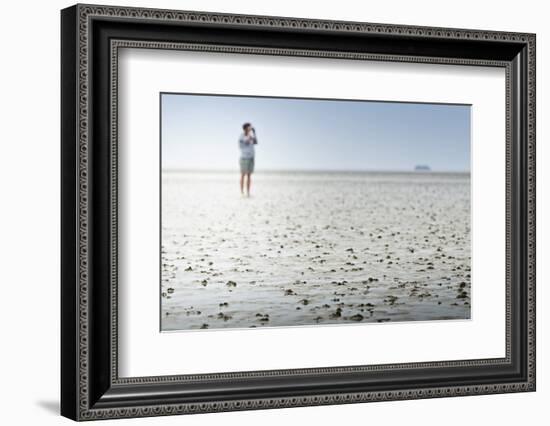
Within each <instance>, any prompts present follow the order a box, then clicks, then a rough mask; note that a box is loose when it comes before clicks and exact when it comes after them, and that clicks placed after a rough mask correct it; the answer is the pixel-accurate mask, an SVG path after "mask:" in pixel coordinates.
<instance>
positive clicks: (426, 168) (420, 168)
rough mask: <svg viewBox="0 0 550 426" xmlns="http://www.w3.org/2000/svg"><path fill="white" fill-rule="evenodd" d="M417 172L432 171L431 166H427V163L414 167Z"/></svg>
mask: <svg viewBox="0 0 550 426" xmlns="http://www.w3.org/2000/svg"><path fill="white" fill-rule="evenodd" d="M414 171H415V172H429V171H431V169H430V166H427V165H425V164H419V165H417V166H415V167H414Z"/></svg>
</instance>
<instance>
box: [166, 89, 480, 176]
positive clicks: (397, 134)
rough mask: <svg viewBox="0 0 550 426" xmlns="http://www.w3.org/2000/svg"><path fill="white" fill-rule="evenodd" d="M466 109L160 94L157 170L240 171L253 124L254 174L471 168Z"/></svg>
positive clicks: (468, 112)
mask: <svg viewBox="0 0 550 426" xmlns="http://www.w3.org/2000/svg"><path fill="white" fill-rule="evenodd" d="M470 109H471V108H470V106H469V105H446V104H418V103H396V102H372V101H339V100H311V99H293V98H266V97H241V96H213V95H187V94H166V93H164V94H161V144H162V167H163V170H168V169H185V170H233V169H235V170H236V169H238V159H239V150H238V138H239V135H240V134H241V133H242V124H243V123H245V122H251V123H252V125H253V126H254V127H255V129H256V132H257V136H258V145H256V161H255V163H256V171H257V172H261V171H262V170H349V171H360V170H375V171H412V170H414V167H415V166H416V165H428V166H429V167H430V168H431V169H432V170H433V171H454V172H462V171H469V170H470Z"/></svg>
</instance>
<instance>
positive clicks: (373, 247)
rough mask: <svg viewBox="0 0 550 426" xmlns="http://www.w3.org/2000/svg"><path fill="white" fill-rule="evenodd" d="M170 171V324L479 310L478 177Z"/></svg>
mask: <svg viewBox="0 0 550 426" xmlns="http://www.w3.org/2000/svg"><path fill="white" fill-rule="evenodd" d="M238 179H239V176H238V174H235V173H221V172H212V173H210V172H164V173H163V175H162V265H161V268H162V283H161V326H162V327H161V328H162V330H165V331H168V330H188V329H200V328H209V329H216V328H242V327H246V328H248V327H269V326H297V325H314V324H343V323H361V322H386V321H426V320H443V319H468V318H470V303H471V300H470V175H469V174H437V173H293V172H288V173H282V172H281V173H257V174H255V175H253V187H252V197H251V198H242V197H241V196H240V194H239V187H238Z"/></svg>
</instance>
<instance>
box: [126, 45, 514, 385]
mask: <svg viewBox="0 0 550 426" xmlns="http://www.w3.org/2000/svg"><path fill="white" fill-rule="evenodd" d="M119 82H120V86H119V248H118V253H119V288H118V297H119V300H118V306H119V311H118V318H119V324H118V326H119V331H118V332H119V342H118V343H119V348H118V349H119V376H120V377H135V376H152V375H171V374H199V373H215V372H232V371H247V370H267V369H288V368H314V367H330V366H345V365H365V364H379V363H397V362H422V361H441V360H457V359H478V358H493V357H503V356H504V355H505V214H504V212H505V75H504V69H502V68H489V67H465V66H450V65H432V64H404V63H390V62H369V61H346V60H329V59H319V58H300V57H271V56H261V55H237V54H226V53H206V52H189V51H166V50H145V49H121V50H120V55H119ZM160 92H187V93H217V94H239V95H247V94H248V95H259V96H262V95H263V96H288V97H313V98H315V97H318V98H337V99H365V100H385V101H407V102H443V103H465V104H472V122H471V123H472V146H471V153H472V169H471V170H472V302H473V303H472V319H471V320H468V321H441V322H440V321H431V322H410V323H393V324H392V323H386V324H360V325H355V324H354V325H336V326H311V327H286V328H265V329H242V330H208V331H194V332H180V333H160V331H159V318H160V315H159V314H160V312H159V309H160V303H159V275H160V274H159V271H160V264H159V262H160V259H159V223H160V222H159V221H160V217H159V211H160V206H159V189H160V182H159V179H160V170H159V160H160V159H159V93H160Z"/></svg>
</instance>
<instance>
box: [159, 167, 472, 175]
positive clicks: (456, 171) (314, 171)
mask: <svg viewBox="0 0 550 426" xmlns="http://www.w3.org/2000/svg"><path fill="white" fill-rule="evenodd" d="M161 171H162V172H166V173H174V172H198V173H200V172H204V173H208V172H218V173H239V169H238V168H234V169H233V168H232V169H192V168H173V167H170V168H162V167H161ZM263 172H267V173H415V174H428V173H455V174H471V171H470V170H437V169H436V170H414V169H411V170H409V169H345V170H342V169H262V170H260V171H256V172H254V173H263Z"/></svg>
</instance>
